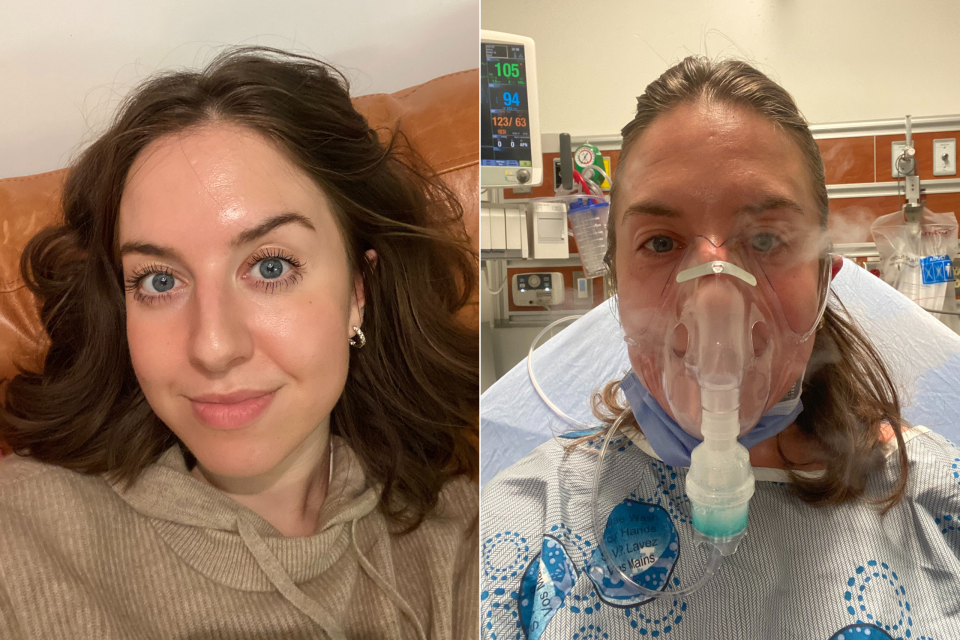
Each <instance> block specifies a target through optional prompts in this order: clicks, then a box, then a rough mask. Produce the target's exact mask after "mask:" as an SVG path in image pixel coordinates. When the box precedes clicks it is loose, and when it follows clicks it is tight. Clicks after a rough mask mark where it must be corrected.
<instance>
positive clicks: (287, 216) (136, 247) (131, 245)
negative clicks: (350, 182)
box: [120, 211, 317, 260]
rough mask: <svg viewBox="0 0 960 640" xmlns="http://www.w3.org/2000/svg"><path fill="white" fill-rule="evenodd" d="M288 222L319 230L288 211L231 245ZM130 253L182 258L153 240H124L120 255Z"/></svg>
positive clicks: (252, 238) (239, 235)
mask: <svg viewBox="0 0 960 640" xmlns="http://www.w3.org/2000/svg"><path fill="white" fill-rule="evenodd" d="M286 224H299V225H300V226H302V227H306V228H307V229H309V230H311V231H316V230H317V229H316V227H314V226H313V223H312V222H310V220H309V218H307V217H306V216H304V215H302V214H299V213H295V212H292V211H288V212H286V213H280V214H277V215H275V216H272V217H270V218H267V219H266V220H264V221H263V222H261V223H260V224H258V225H257V226H255V227H253V228H252V229H245V230H243V231H241V232H240V233H238V234H237V235H236V236H235V237H234V238H233V239H232V240H231V241H230V246H231V247H232V248H234V249H236V248H237V247H240V246H243V245H245V244H248V243H250V242H253V241H254V240H259V239H260V238H262V237H263V236H265V235H267V234H268V233H270V232H271V231H273V230H274V229H276V228H277V227H282V226H283V225H286ZM128 253H142V254H143V255H147V256H155V257H157V258H167V259H170V258H174V259H177V260H180V254H179V252H177V250H176V249H171V248H170V247H162V246H160V245H156V244H153V243H151V242H124V243H123V246H121V247H120V256H121V257H122V256H125V255H126V254H128Z"/></svg>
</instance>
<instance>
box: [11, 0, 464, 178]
mask: <svg viewBox="0 0 960 640" xmlns="http://www.w3.org/2000/svg"><path fill="white" fill-rule="evenodd" d="M2 4H3V7H4V9H5V10H4V11H3V12H2V13H0V81H2V88H0V114H2V117H0V178H5V177H12V176H21V175H29V174H33V173H39V172H43V171H51V170H54V169H59V168H62V167H65V166H67V165H68V164H69V163H70V161H71V160H72V158H73V157H74V156H75V155H76V154H77V152H78V151H79V150H81V149H82V148H83V147H84V146H85V144H86V143H89V142H90V141H92V140H93V139H94V138H95V137H96V135H97V134H98V133H99V132H100V131H101V130H102V129H103V128H104V127H105V125H106V123H107V121H108V120H109V118H110V116H111V114H112V113H113V112H114V110H115V109H116V106H117V105H118V104H119V102H120V101H121V99H122V98H123V96H124V95H126V93H127V92H128V91H129V90H130V89H131V88H132V87H133V86H135V85H136V84H137V83H138V82H139V81H141V80H143V79H144V78H145V77H147V76H149V75H151V74H152V73H154V72H156V71H158V70H161V69H170V68H178V67H195V66H198V65H202V64H203V63H204V62H205V61H208V60H210V59H211V58H212V57H213V56H214V55H215V54H216V52H217V51H219V50H220V49H221V48H222V47H224V46H226V45H235V44H249V45H254V44H259V45H266V46H273V47H278V48H282V49H287V50H292V51H295V52H298V53H307V54H312V55H315V56H319V57H320V58H322V59H324V60H326V61H328V62H331V63H333V64H335V65H336V66H338V67H339V68H340V69H342V70H343V71H344V73H345V74H346V76H347V77H348V78H349V79H350V80H351V83H352V93H353V95H363V94H367V93H377V92H393V91H397V90H399V89H403V88H405V87H409V86H413V85H416V84H420V83H422V82H425V81H427V80H430V79H432V78H435V77H437V76H440V75H444V74H446V73H452V72H455V71H461V70H464V69H472V68H476V67H477V64H478V57H477V49H476V48H475V47H471V46H465V43H469V42H471V41H473V42H475V41H476V39H477V29H478V28H479V18H478V13H477V2H476V0H431V1H430V2H422V1H421V0H364V1H363V2H359V3H357V2H353V3H334V2H310V1H307V0H274V1H273V2H269V3H266V2H260V1H258V0H195V1H193V2H156V1H152V2H129V1H126V0H88V1H86V2H72V1H70V0H35V1H34V2H16V3H14V2H8V3H2Z"/></svg>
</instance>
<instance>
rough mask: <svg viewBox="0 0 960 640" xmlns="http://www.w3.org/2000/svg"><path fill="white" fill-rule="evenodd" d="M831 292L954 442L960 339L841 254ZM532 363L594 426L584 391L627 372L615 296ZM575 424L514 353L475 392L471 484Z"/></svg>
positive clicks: (574, 413) (957, 436) (916, 419)
mask: <svg viewBox="0 0 960 640" xmlns="http://www.w3.org/2000/svg"><path fill="white" fill-rule="evenodd" d="M832 289H833V291H834V293H836V295H837V297H838V298H839V299H840V300H841V301H842V302H843V304H844V305H845V306H846V308H847V310H848V311H849V312H850V314H851V315H852V316H853V317H854V319H855V320H856V321H857V322H858V323H859V324H860V326H861V327H862V328H863V329H864V331H865V332H866V334H867V336H869V337H870V339H871V340H872V341H873V344H874V345H875V346H876V347H877V349H878V350H879V351H880V354H881V355H882V356H883V358H884V359H885V362H886V363H887V365H888V368H889V371H890V374H891V376H892V378H893V382H894V384H895V385H896V386H897V390H898V391H899V393H900V401H901V405H902V413H903V416H904V418H905V419H906V420H907V421H908V422H910V423H911V424H915V425H923V426H925V427H929V428H930V429H932V430H933V431H936V432H937V433H939V434H941V435H943V436H944V437H946V438H947V439H948V440H951V441H953V442H960V336H958V335H957V334H955V333H953V332H952V331H951V330H950V329H948V328H947V327H946V326H945V325H944V324H942V323H941V322H939V321H938V320H937V319H936V318H934V317H933V316H931V315H930V314H928V313H927V312H926V311H923V310H922V309H921V308H920V307H919V306H917V305H916V304H915V303H913V302H912V301H911V300H909V299H908V298H906V297H905V296H903V295H902V294H901V293H899V292H898V291H896V290H895V289H893V288H892V287H890V286H889V285H887V284H886V283H884V282H883V281H882V280H880V279H879V278H877V277H876V276H874V275H872V274H870V273H869V272H867V271H866V270H864V269H862V268H860V267H859V266H857V265H856V264H855V263H853V262H851V261H849V260H844V264H843V267H842V268H841V269H840V271H839V272H838V273H837V275H836V277H835V278H834V280H833V284H832ZM533 368H534V374H535V376H536V379H537V381H538V383H539V384H540V387H541V388H542V390H543V392H544V393H545V395H546V396H547V397H548V398H549V399H550V400H551V401H552V402H553V403H554V404H555V405H556V406H557V407H558V408H559V409H560V410H561V411H563V412H564V413H566V414H567V415H568V416H569V417H570V418H573V419H574V420H576V421H579V422H581V423H583V424H584V425H598V424H599V422H598V421H597V420H596V418H594V417H593V414H592V412H591V408H590V398H591V396H592V395H593V392H594V391H596V390H597V389H599V388H602V387H603V385H604V384H606V383H607V382H609V381H610V380H613V379H619V378H621V377H622V376H623V373H624V372H625V371H628V370H629V369H630V361H629V359H628V357H627V349H626V344H625V343H624V342H623V339H622V333H621V330H620V324H619V320H618V319H617V310H616V298H611V299H609V300H607V301H606V302H604V303H603V304H601V305H600V306H598V307H596V308H594V309H593V310H592V311H590V312H589V313H588V314H586V315H585V316H584V317H582V318H580V319H579V320H577V321H576V322H574V323H573V324H571V325H570V326H568V327H567V328H566V329H564V330H563V331H561V332H560V333H559V334H557V335H556V336H555V337H553V338H551V339H550V340H548V341H547V342H546V343H545V344H543V346H542V347H540V348H539V349H537V350H536V351H535V352H534V355H533ZM576 429H577V426H576V425H572V424H568V423H567V422H565V421H564V420H562V419H561V418H559V417H558V416H557V415H556V414H555V413H554V412H553V411H552V410H551V409H549V408H548V407H547V405H546V404H544V402H543V401H542V400H541V399H540V397H539V396H538V395H537V393H536V391H535V389H534V387H533V385H532V384H531V382H530V378H529V375H528V372H527V360H526V359H524V360H523V361H522V362H520V363H519V364H518V365H517V366H515V367H514V368H513V369H511V370H510V371H509V372H507V373H506V374H505V375H504V376H503V377H502V378H500V379H499V380H498V381H497V382H496V383H494V384H493V385H491V387H490V388H489V389H488V390H487V391H486V393H484V394H483V395H482V396H481V400H480V434H481V435H480V437H481V443H482V444H481V452H480V465H481V466H480V481H481V484H486V483H487V481H489V480H490V479H492V478H493V477H494V476H495V475H496V474H497V473H498V472H499V471H500V470H502V469H505V468H507V467H509V466H510V465H512V464H513V463H515V462H517V461H518V460H520V459H521V458H523V457H524V456H526V455H527V454H528V453H530V451H531V450H533V449H534V448H535V447H536V446H538V445H540V444H542V443H543V442H546V441H547V440H549V439H550V438H551V437H553V436H556V435H560V434H562V433H565V432H569V431H572V430H576Z"/></svg>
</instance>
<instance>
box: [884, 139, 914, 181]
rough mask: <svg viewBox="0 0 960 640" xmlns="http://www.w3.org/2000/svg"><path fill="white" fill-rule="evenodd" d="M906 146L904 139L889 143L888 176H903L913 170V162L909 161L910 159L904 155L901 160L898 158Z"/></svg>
mask: <svg viewBox="0 0 960 640" xmlns="http://www.w3.org/2000/svg"><path fill="white" fill-rule="evenodd" d="M906 148H907V141H906V140H899V141H897V142H891V143H890V176H891V177H893V178H903V177H904V176H908V175H910V172H911V171H912V170H913V166H914V163H913V162H911V160H912V159H910V158H906V157H905V158H903V160H902V161H901V160H900V156H902V155H903V150H904V149H906ZM898 161H899V164H898Z"/></svg>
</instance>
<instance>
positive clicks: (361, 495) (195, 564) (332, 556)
mask: <svg viewBox="0 0 960 640" xmlns="http://www.w3.org/2000/svg"><path fill="white" fill-rule="evenodd" d="M331 437H332V441H333V474H332V480H331V483H330V486H329V488H328V490H327V497H326V499H325V500H324V503H323V505H322V507H321V510H320V514H319V517H318V528H317V532H316V533H315V534H314V535H312V536H307V537H298V538H287V537H284V536H283V535H282V534H281V533H280V532H279V531H278V530H277V529H276V528H275V527H274V526H273V525H271V524H270V523H269V522H267V521H266V520H265V519H264V518H262V517H261V516H260V515H258V514H257V513H255V512H254V511H252V510H250V509H248V508H247V507H245V506H243V505H241V504H240V503H238V502H236V501H234V500H233V499H232V498H230V497H229V496H227V495H226V494H224V493H222V492H221V491H219V490H217V489H215V488H214V487H212V486H210V485H208V484H205V483H203V482H201V481H199V480H197V479H196V478H194V477H193V476H192V475H190V472H189V471H188V470H187V466H186V462H185V461H184V458H183V454H182V452H181V451H180V448H179V447H178V446H174V447H171V448H170V449H168V450H167V451H165V452H164V453H163V455H162V456H161V458H160V460H159V461H157V462H156V463H155V464H153V465H151V466H150V467H148V468H147V469H146V470H145V471H144V472H143V474H142V475H141V476H140V478H138V480H137V482H136V484H135V485H134V486H133V487H132V488H130V490H128V491H125V490H124V489H123V487H122V483H118V482H117V483H109V484H110V486H111V488H112V489H113V490H114V491H116V492H117V494H118V495H119V496H120V497H121V498H122V499H123V500H124V501H126V502H127V504H129V505H130V506H131V507H133V509H135V510H136V511H138V512H139V513H141V514H143V515H144V516H146V517H147V518H149V519H150V523H151V525H152V526H153V527H154V529H156V531H157V532H158V533H159V534H160V535H161V536H162V537H163V539H164V540H165V542H166V543H167V544H168V545H169V546H170V548H171V550H173V552H174V553H176V554H177V555H178V556H179V557H180V558H181V559H182V560H183V561H184V562H186V563H187V564H188V565H190V566H191V567H192V568H193V569H195V570H196V571H198V572H199V573H201V574H203V575H204V576H206V577H207V578H209V579H211V580H214V581H216V582H218V583H220V584H223V585H225V586H228V587H231V588H234V589H239V590H242V591H261V592H263V591H273V590H277V591H279V592H280V593H281V594H282V595H283V596H284V597H285V598H286V599H287V600H288V601H290V603H291V604H293V605H294V606H295V607H297V608H298V609H299V610H300V611H301V612H303V613H304V614H305V615H307V616H308V617H310V618H311V619H313V620H314V622H316V623H317V624H318V625H320V626H321V627H323V628H324V629H325V630H326V631H327V634H328V635H329V636H330V637H331V638H342V637H343V633H342V631H341V630H340V628H339V626H338V625H337V624H336V623H335V622H334V621H333V618H332V616H331V615H330V614H329V613H328V612H326V611H324V610H323V609H322V608H321V607H320V606H319V605H318V604H317V603H316V602H315V601H313V600H311V599H310V598H309V597H308V596H307V595H306V594H305V593H304V592H303V591H301V590H300V589H299V588H298V587H297V586H296V585H297V584H298V583H302V582H305V581H308V580H312V579H313V578H316V577H317V576H319V575H320V574H322V573H323V572H324V571H326V570H327V569H328V568H329V567H330V566H332V565H333V564H334V563H335V562H336V561H337V560H338V559H339V558H340V557H341V555H342V554H343V553H344V551H345V550H346V549H347V548H348V547H350V546H351V541H353V547H354V549H355V550H356V551H357V552H359V549H357V547H356V543H355V540H353V536H354V530H355V525H356V522H357V521H358V520H360V519H361V518H363V517H364V516H366V515H368V514H369V513H370V512H371V511H373V510H374V509H376V507H377V504H378V502H379V491H378V489H377V488H376V487H370V486H367V482H366V479H365V476H364V473H363V470H362V468H361V466H360V463H359V460H358V459H357V457H356V455H355V454H354V453H353V451H352V450H351V449H350V447H349V446H348V445H347V444H346V443H345V442H344V441H343V440H342V439H341V438H338V437H336V436H331ZM364 560H365V558H363V555H362V554H360V564H361V565H362V566H363V565H365V564H367V563H364ZM364 569H365V570H366V571H367V573H369V570H368V569H367V568H366V567H364ZM371 578H373V579H374V580H376V581H377V582H378V584H381V582H380V581H381V580H382V578H381V577H380V576H379V575H377V576H371ZM383 586H384V585H382V584H381V587H383ZM385 586H386V587H388V588H389V587H390V585H385ZM389 590H392V589H389ZM388 596H389V597H390V599H391V600H393V599H394V598H393V597H392V594H389V593H388ZM398 604H399V603H398ZM404 604H405V603H404ZM400 608H401V609H404V608H405V607H403V606H401V607H400ZM405 613H406V612H405Z"/></svg>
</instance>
